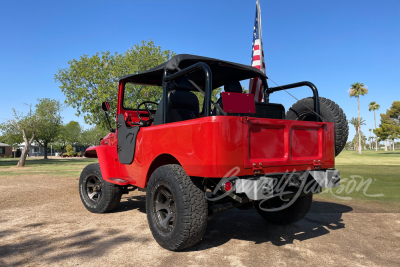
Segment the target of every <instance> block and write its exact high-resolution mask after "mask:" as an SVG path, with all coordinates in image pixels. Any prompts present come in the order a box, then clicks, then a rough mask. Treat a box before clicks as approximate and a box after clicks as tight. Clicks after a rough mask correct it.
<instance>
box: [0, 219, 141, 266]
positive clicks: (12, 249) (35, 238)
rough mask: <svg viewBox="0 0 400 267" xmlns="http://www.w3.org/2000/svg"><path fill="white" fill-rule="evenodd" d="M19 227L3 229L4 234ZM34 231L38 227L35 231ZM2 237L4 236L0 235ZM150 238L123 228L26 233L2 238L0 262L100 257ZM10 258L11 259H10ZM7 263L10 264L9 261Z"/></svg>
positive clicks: (53, 260)
mask: <svg viewBox="0 0 400 267" xmlns="http://www.w3.org/2000/svg"><path fill="white" fill-rule="evenodd" d="M37 227H49V226H48V225H45V224H44V223H43V224H42V223H39V224H31V225H26V226H24V227H23V228H32V229H34V228H37ZM17 232H18V230H8V231H0V238H4V237H7V236H10V235H13V234H15V233H17ZM32 232H33V233H34V231H32ZM0 240H1V239H0ZM147 241H149V239H147V238H143V237H134V236H132V235H126V234H123V233H121V231H119V230H115V229H110V230H107V231H99V230H94V229H91V230H85V231H79V232H76V233H73V234H71V235H68V236H62V237H60V236H58V237H54V235H43V234H41V235H38V234H26V235H25V236H24V238H23V239H19V240H16V242H15V243H12V244H5V245H2V242H1V241H0V244H1V245H0V266H7V265H12V266H19V265H25V264H28V263H30V262H32V259H37V258H38V257H40V258H43V260H44V263H45V264H50V265H51V264H55V263H58V262H62V261H65V260H67V259H73V258H79V257H82V258H85V259H88V258H97V257H100V256H102V255H104V254H106V253H107V252H108V251H110V250H112V249H114V248H117V247H118V246H120V245H121V244H123V243H127V242H147ZM6 261H7V262H6ZM6 263H7V264H6Z"/></svg>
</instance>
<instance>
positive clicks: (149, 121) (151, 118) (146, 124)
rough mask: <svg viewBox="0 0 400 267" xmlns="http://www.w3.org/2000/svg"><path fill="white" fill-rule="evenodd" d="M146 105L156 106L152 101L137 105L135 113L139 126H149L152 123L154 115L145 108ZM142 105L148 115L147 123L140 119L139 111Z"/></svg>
mask: <svg viewBox="0 0 400 267" xmlns="http://www.w3.org/2000/svg"><path fill="white" fill-rule="evenodd" d="M147 104H155V105H157V106H158V103H156V102H153V101H144V102H142V103H140V104H139V106H138V107H137V110H136V111H137V115H138V118H139V125H140V126H150V125H151V123H152V122H153V121H154V115H153V114H152V113H151V111H150V109H149V107H148V106H147ZM143 105H144V106H145V107H146V110H147V112H148V113H149V119H148V120H147V121H144V120H142V118H141V117H140V112H139V110H140V107H141V106H143Z"/></svg>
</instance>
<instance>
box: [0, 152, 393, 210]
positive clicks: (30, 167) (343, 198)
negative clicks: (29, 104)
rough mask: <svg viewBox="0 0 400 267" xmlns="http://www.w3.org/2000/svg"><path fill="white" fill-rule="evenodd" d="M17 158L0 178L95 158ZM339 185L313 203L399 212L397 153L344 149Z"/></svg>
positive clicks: (49, 171)
mask: <svg viewBox="0 0 400 267" xmlns="http://www.w3.org/2000/svg"><path fill="white" fill-rule="evenodd" d="M17 161H18V160H17V159H1V160H0V179H1V177H2V176H13V175H47V176H51V177H79V175H80V172H81V170H82V169H83V168H84V167H85V166H86V165H88V164H90V163H93V162H97V159H86V158H70V159H67V158H55V159H49V160H43V159H40V158H28V159H27V161H26V165H25V167H24V168H16V167H15V166H16V165H17ZM336 168H337V169H338V170H339V171H340V176H341V179H342V180H341V185H340V187H338V188H334V189H331V190H330V191H328V192H324V193H321V194H318V195H315V196H314V198H315V199H316V200H327V201H333V202H339V203H344V204H345V203H351V202H353V201H356V202H361V203H370V204H373V203H377V204H378V205H383V206H385V207H388V208H390V210H392V211H393V210H395V211H398V212H400V151H394V152H391V151H387V152H385V151H383V150H380V151H378V152H375V151H373V150H364V151H363V154H362V155H358V153H357V152H356V151H352V150H345V151H343V152H342V153H341V154H340V155H339V156H338V157H337V158H336ZM379 194H383V195H382V196H378V197H371V195H379Z"/></svg>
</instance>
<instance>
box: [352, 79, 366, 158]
mask: <svg viewBox="0 0 400 267" xmlns="http://www.w3.org/2000/svg"><path fill="white" fill-rule="evenodd" d="M348 92H349V93H350V97H357V102H358V121H359V124H358V125H359V131H358V140H361V133H360V132H361V117H360V95H366V94H368V89H367V88H366V86H365V85H364V84H363V83H359V82H356V83H353V84H352V85H351V87H350V89H349V90H348ZM358 154H362V152H361V142H359V143H358Z"/></svg>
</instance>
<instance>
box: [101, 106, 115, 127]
mask: <svg viewBox="0 0 400 267" xmlns="http://www.w3.org/2000/svg"><path fill="white" fill-rule="evenodd" d="M101 109H102V110H104V113H105V114H106V118H107V121H108V125H109V126H110V132H112V133H113V132H115V130H114V129H113V128H112V127H111V122H110V119H109V118H108V111H110V104H108V102H103V103H101Z"/></svg>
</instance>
